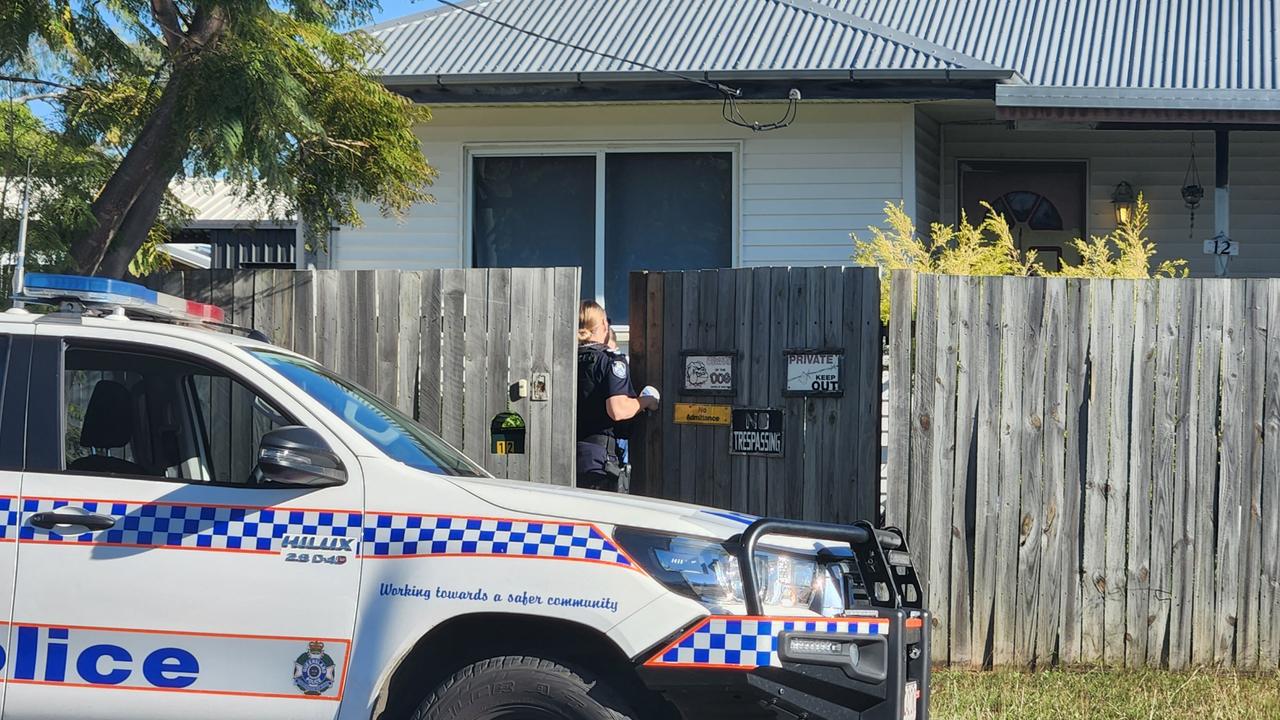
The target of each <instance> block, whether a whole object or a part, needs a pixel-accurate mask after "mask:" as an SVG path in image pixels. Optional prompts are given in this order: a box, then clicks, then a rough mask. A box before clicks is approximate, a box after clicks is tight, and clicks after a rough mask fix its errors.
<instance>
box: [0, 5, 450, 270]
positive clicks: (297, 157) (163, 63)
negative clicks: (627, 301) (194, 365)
mask: <svg viewBox="0 0 1280 720" xmlns="http://www.w3.org/2000/svg"><path fill="white" fill-rule="evenodd" d="M0 5H3V7H2V8H0V80H7V81H9V82H10V83H12V84H14V85H16V86H21V87H26V88H31V89H32V93H30V94H28V96H27V97H31V96H33V95H39V96H41V99H42V100H44V101H47V102H50V103H52V104H53V105H54V107H55V108H56V110H57V114H58V116H59V118H60V120H61V125H62V127H61V129H60V131H58V132H56V133H48V135H49V136H51V137H53V138H54V140H55V142H56V143H57V144H59V145H61V146H64V147H66V148H74V149H77V151H81V152H87V153H97V154H98V155H100V156H101V158H103V159H104V160H105V161H106V163H107V167H108V168H109V172H108V173H105V175H104V177H102V178H101V184H100V186H98V187H96V188H94V191H93V193H92V195H91V196H90V197H89V198H88V202H87V204H85V205H83V206H82V207H79V208H78V212H77V213H74V214H76V215H77V216H80V217H82V218H84V220H85V222H84V223H83V226H82V227H80V228H78V229H77V230H76V232H75V233H74V234H73V237H72V238H71V239H70V243H69V246H68V247H67V250H66V258H67V264H68V265H69V266H70V267H71V268H72V269H73V270H74V271H76V272H81V273H92V274H101V275H111V276H120V275H122V274H123V273H124V272H125V270H126V268H127V267H128V265H129V263H130V261H131V260H132V259H133V258H134V256H135V255H136V254H137V252H138V249H139V248H140V247H142V245H143V243H144V242H145V241H146V239H147V238H148V236H149V234H151V233H152V232H153V231H154V229H155V228H156V227H157V220H158V218H161V216H162V210H163V209H164V207H165V203H166V197H167V190H168V187H169V184H170V182H171V181H172V180H173V179H174V178H175V177H177V176H180V175H191V176H196V177H215V176H216V177H221V178H225V179H226V180H228V181H230V182H231V183H233V184H234V185H235V186H236V187H237V188H238V190H239V191H240V193H241V195H242V196H243V197H245V198H246V199H256V200H260V201H264V202H265V203H266V204H267V205H268V206H269V207H271V208H272V209H273V210H274V211H276V212H278V213H279V214H281V215H284V214H286V213H292V214H295V215H296V216H297V217H298V218H299V219H300V220H301V221H302V223H303V224H304V227H305V228H306V229H307V234H308V238H307V239H308V242H309V243H312V244H314V243H317V242H320V241H321V240H320V239H321V238H323V237H324V236H325V235H326V234H327V230H328V228H329V227H330V226H331V225H333V224H359V221H360V216H359V213H358V212H357V209H356V207H357V204H358V203H361V202H377V203H378V204H379V205H380V206H381V208H382V210H383V212H390V213H401V212H403V211H405V210H406V209H407V208H408V207H409V206H411V205H412V204H414V203H417V202H422V201H427V200H429V199H430V196H429V195H428V194H427V193H426V188H427V186H428V185H429V184H430V183H431V180H432V179H433V177H434V174H435V173H434V170H433V169H432V168H431V167H430V166H429V165H428V164H427V161H426V158H425V157H424V156H423V154H422V150H421V148H420V146H419V144H418V140H417V138H416V137H415V135H414V132H413V128H414V126H415V125H416V124H417V123H420V122H424V121H426V120H427V119H429V113H428V111H427V110H426V109H425V108H421V107H417V106H415V105H413V104H412V103H411V102H409V101H408V100H407V99H405V98H403V97H401V96H399V95H396V94H394V93H391V92H390V91H388V90H387V89H386V88H384V87H383V86H382V85H381V84H380V83H379V82H378V79H377V77H376V75H375V74H374V73H373V72H372V71H370V70H369V69H367V68H366V67H365V65H364V59H365V58H366V57H367V56H368V55H369V54H370V53H371V52H372V51H373V50H374V47H373V45H372V40H371V39H370V38H369V37H368V36H366V35H364V34H362V33H359V32H342V30H343V29H344V28H348V27H352V26H354V25H356V24H358V23H360V22H363V21H365V20H367V19H368V17H369V12H370V10H371V9H372V8H375V7H376V6H377V0H284V1H283V2H268V1H267V0H111V1H109V2H99V1H98V0H4V2H3V3H0ZM13 104H14V102H13V100H12V99H11V102H10V105H11V106H12V105H13ZM11 109H12V107H11ZM71 194H72V195H74V193H71ZM160 224H161V225H163V222H161V223H160Z"/></svg>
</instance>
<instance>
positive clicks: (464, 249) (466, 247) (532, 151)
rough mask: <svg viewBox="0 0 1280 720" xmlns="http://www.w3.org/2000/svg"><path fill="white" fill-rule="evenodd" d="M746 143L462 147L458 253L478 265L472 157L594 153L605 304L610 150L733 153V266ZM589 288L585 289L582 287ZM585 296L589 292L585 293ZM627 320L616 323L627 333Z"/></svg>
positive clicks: (598, 289)
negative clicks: (606, 164)
mask: <svg viewBox="0 0 1280 720" xmlns="http://www.w3.org/2000/svg"><path fill="white" fill-rule="evenodd" d="M742 146H743V143H742V141H741V140H696V141H688V142H679V141H677V142H671V141H643V140H638V141H622V142H586V143H563V142H509V143H508V142H486V143H467V144H464V145H463V146H462V157H461V162H462V184H463V188H462V192H463V203H462V213H461V215H462V217H461V219H460V234H459V248H458V251H459V257H461V258H462V260H463V264H464V265H463V266H464V267H474V264H475V252H474V251H475V241H474V237H473V235H472V233H473V231H474V227H473V214H474V212H475V178H474V177H473V174H474V170H473V164H474V163H473V161H474V159H475V158H478V157H514V156H524V157H564V156H575V157H584V156H590V157H595V159H596V163H595V165H596V168H595V169H596V181H595V190H596V204H595V208H596V214H595V279H596V282H595V285H596V286H595V288H593V289H592V292H591V295H592V296H594V297H595V299H596V302H598V303H600V304H602V305H603V304H604V274H605V226H606V225H605V205H606V201H605V174H606V166H605V160H606V157H607V156H608V155H609V154H610V153H729V154H730V156H731V157H730V163H731V165H732V167H731V168H730V181H729V184H730V188H729V192H730V197H731V210H730V214H729V221H730V228H729V256H730V260H729V262H730V267H734V268H736V267H739V265H740V263H741V257H742ZM585 290H586V289H585V288H584V291H585ZM583 294H584V295H585V294H586V292H584V293H583ZM629 329H630V328H629V326H627V325H619V326H617V330H619V331H621V332H626V331H627V330H629Z"/></svg>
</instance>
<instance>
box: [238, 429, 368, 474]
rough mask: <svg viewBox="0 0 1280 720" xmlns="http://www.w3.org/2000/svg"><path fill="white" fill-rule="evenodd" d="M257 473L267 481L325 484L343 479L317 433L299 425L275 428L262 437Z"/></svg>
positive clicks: (343, 470)
mask: <svg viewBox="0 0 1280 720" xmlns="http://www.w3.org/2000/svg"><path fill="white" fill-rule="evenodd" d="M258 472H259V473H260V474H261V475H262V479H263V480H266V481H267V482H275V483H280V484H281V485H300V486H303V487H329V486H332V485H342V484H344V483H346V482H347V470H346V468H344V467H343V466H342V461H341V460H339V459H338V456H337V455H336V454H334V452H333V451H332V450H330V449H329V444H328V443H326V442H325V441H324V438H322V437H320V433H318V432H316V431H315V430H312V429H311V428H308V427H303V426H301V425H289V426H286V427H282V428H276V429H275V430H272V431H271V432H268V433H267V434H265V435H263V436H262V443H261V445H259V449H258Z"/></svg>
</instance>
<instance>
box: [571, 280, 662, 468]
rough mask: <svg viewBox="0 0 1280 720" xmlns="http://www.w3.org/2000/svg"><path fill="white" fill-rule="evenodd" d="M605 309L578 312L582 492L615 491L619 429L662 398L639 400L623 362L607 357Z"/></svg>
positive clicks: (651, 395) (647, 393) (649, 395)
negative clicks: (591, 490)
mask: <svg viewBox="0 0 1280 720" xmlns="http://www.w3.org/2000/svg"><path fill="white" fill-rule="evenodd" d="M608 337H609V318H608V316H606V315H605V312H604V308H602V307H600V305H599V304H597V303H595V302H593V301H591V300H584V301H582V307H581V308H579V310H578V487H584V488H590V489H593V490H617V489H618V479H619V478H620V477H621V476H622V460H621V458H620V456H619V453H618V435H617V432H616V428H617V426H618V425H619V424H620V423H625V422H626V421H628V420H630V419H632V418H634V417H635V416H636V415H639V414H640V413H641V412H643V411H645V410H655V409H657V407H658V392H657V390H654V389H653V388H651V387H646V388H645V389H644V392H642V393H641V394H640V395H639V396H637V394H636V391H635V388H634V387H632V385H631V370H630V367H629V366H628V364H627V362H626V361H625V360H622V359H620V358H617V357H615V356H613V355H611V354H610V353H609V350H608V347H607V346H606V345H605V343H606V341H607V340H608Z"/></svg>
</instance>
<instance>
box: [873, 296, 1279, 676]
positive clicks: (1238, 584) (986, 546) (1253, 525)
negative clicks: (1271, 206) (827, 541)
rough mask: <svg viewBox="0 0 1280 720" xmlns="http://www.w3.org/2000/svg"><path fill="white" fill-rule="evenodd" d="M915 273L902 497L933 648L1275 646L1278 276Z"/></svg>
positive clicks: (960, 659) (1202, 659)
mask: <svg viewBox="0 0 1280 720" xmlns="http://www.w3.org/2000/svg"><path fill="white" fill-rule="evenodd" d="M914 283H915V287H914V288H913V276H912V275H910V274H907V273H894V277H893V279H892V288H891V293H892V301H893V303H892V318H891V322H890V327H889V334H890V343H889V344H890V380H889V394H890V399H889V423H890V429H889V438H890V444H889V448H888V451H889V453H888V485H887V490H888V501H887V506H886V513H887V519H888V520H889V522H891V523H895V524H900V525H905V526H906V527H907V529H908V532H909V537H910V539H911V541H912V543H913V552H914V554H915V559H916V562H917V563H918V566H919V567H920V568H921V570H922V576H923V578H925V580H926V582H927V587H926V596H927V599H928V605H929V607H930V608H931V609H932V610H933V612H934V613H935V618H936V625H935V634H934V641H933V647H934V656H935V660H938V661H950V662H952V663H970V664H974V665H981V664H988V663H992V664H996V665H1008V664H1014V665H1024V666H1030V665H1035V666H1045V665H1049V664H1054V663H1064V664H1070V663H1104V664H1107V665H1111V666H1121V665H1123V666H1126V667H1139V666H1168V667H1172V668H1183V667H1187V666H1189V665H1218V666H1230V667H1235V668H1239V669H1244V670H1255V669H1269V670H1274V669H1276V668H1277V667H1278V666H1280V589H1278V586H1277V581H1278V580H1280V280H1243V279H1242V280H1218V279H1214V280H1136V281H1135V280H1063V279H1041V278H963V277H941V276H930V275H918V276H914ZM913 305H914V307H915V320H914V323H913V322H912V314H911V312H912V307H913Z"/></svg>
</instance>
